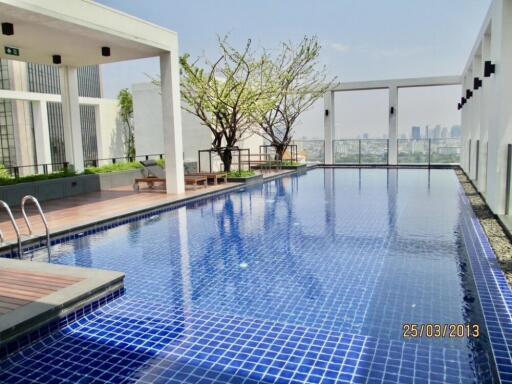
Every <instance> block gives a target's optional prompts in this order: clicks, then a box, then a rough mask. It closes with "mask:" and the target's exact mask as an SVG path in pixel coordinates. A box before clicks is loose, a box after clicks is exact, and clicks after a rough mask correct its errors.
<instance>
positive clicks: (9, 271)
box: [0, 269, 83, 283]
mask: <svg viewBox="0 0 512 384" xmlns="http://www.w3.org/2000/svg"><path fill="white" fill-rule="evenodd" d="M0 274H11V275H12V274H14V275H17V276H19V275H24V276H32V277H33V278H44V279H55V280H58V281H68V282H73V283H76V282H79V281H81V280H83V279H82V278H80V277H72V276H69V277H68V276H59V275H50V274H45V273H35V272H28V271H18V270H12V269H0Z"/></svg>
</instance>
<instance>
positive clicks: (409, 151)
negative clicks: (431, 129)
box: [397, 139, 429, 164]
mask: <svg viewBox="0 0 512 384" xmlns="http://www.w3.org/2000/svg"><path fill="white" fill-rule="evenodd" d="M397 150H398V164H428V157H429V149H428V139H398V140H397Z"/></svg>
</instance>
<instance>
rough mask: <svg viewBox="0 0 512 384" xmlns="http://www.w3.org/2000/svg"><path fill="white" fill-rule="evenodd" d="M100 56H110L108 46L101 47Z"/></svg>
mask: <svg viewBox="0 0 512 384" xmlns="http://www.w3.org/2000/svg"><path fill="white" fill-rule="evenodd" d="M101 56H105V57H108V56H110V47H101Z"/></svg>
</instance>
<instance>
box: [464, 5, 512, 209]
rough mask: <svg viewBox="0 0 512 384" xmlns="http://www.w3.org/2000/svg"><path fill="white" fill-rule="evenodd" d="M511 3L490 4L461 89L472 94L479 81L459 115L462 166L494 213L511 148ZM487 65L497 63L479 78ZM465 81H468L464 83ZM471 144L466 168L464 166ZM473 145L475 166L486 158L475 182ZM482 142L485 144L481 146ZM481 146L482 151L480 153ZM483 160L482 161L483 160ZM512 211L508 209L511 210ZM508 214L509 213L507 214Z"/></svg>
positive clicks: (501, 203) (502, 195)
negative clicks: (479, 85) (476, 81)
mask: <svg viewBox="0 0 512 384" xmlns="http://www.w3.org/2000/svg"><path fill="white" fill-rule="evenodd" d="M510 20H512V0H494V1H493V3H492V4H491V7H490V9H489V13H488V15H487V17H486V20H485V22H484V25H483V27H482V29H481V32H480V35H479V37H478V39H477V41H476V43H475V46H474V49H473V51H472V53H471V55H470V57H469V59H468V63H467V65H466V68H465V70H464V74H463V76H465V77H466V79H467V80H468V81H467V82H466V84H465V85H466V86H465V89H468V88H469V89H472V88H473V87H472V85H473V84H472V81H473V78H474V77H480V78H482V79H483V86H482V88H480V89H479V90H476V91H475V90H473V92H474V93H478V95H477V97H473V98H471V99H470V100H469V102H468V103H467V104H466V105H465V106H464V108H463V111H462V115H463V122H462V129H463V141H464V142H463V158H464V161H463V162H462V167H463V169H464V170H465V172H466V173H467V174H468V175H470V177H471V178H472V179H473V180H474V181H475V184H476V186H477V188H478V189H479V190H480V191H482V192H484V195H485V198H486V200H487V203H488V204H489V206H490V208H491V209H492V210H493V212H494V213H495V214H504V213H506V212H505V210H506V179H507V147H508V144H512V108H511V105H512V23H511V22H510ZM486 60H490V61H492V63H494V64H496V73H495V74H493V75H491V77H486V78H484V76H483V65H480V64H481V63H483V62H485V61H486ZM469 80H470V82H471V83H470V82H469ZM469 140H471V166H470V165H469V162H468V158H469ZM476 140H480V143H481V144H480V145H481V147H480V156H481V157H480V161H479V163H480V164H482V155H484V156H485V158H484V160H483V163H485V170H484V171H483V174H484V176H483V178H481V177H480V175H481V172H482V167H479V172H478V173H479V177H478V180H475V178H476V169H475V164H476V153H475V152H476V151H475V143H476ZM485 142H487V144H483V143H485ZM484 145H485V148H486V149H487V151H485V150H483V151H482V148H483V146H484ZM486 160H487V161H486ZM511 208H512V205H511ZM510 213H512V212H510Z"/></svg>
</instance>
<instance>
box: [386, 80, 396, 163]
mask: <svg viewBox="0 0 512 384" xmlns="http://www.w3.org/2000/svg"><path fill="white" fill-rule="evenodd" d="M388 91H389V111H388V113H389V128H388V139H389V153H388V163H389V164H391V165H395V164H397V163H398V148H397V147H398V146H397V138H398V87H397V86H396V85H394V86H391V87H389V90H388ZM391 108H393V113H391Z"/></svg>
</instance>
